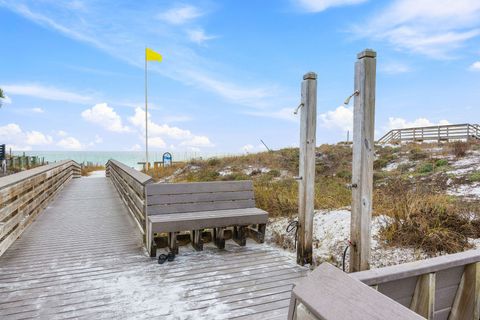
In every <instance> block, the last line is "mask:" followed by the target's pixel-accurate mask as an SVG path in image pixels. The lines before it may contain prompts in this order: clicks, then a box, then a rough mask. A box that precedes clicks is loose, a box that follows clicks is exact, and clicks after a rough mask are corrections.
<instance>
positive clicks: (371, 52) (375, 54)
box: [357, 49, 377, 59]
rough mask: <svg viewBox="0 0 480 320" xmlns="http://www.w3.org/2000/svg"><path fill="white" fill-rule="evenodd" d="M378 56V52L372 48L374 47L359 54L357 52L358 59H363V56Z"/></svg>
mask: <svg viewBox="0 0 480 320" xmlns="http://www.w3.org/2000/svg"><path fill="white" fill-rule="evenodd" d="M376 56H377V53H376V52H375V51H374V50H372V49H365V50H363V51H362V52H360V53H359V54H357V59H363V58H375V57H376Z"/></svg>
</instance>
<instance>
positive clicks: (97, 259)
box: [0, 177, 307, 319]
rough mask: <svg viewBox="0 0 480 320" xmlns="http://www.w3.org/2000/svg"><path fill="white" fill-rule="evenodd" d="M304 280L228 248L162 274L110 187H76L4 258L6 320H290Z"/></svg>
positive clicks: (255, 252)
mask: <svg viewBox="0 0 480 320" xmlns="http://www.w3.org/2000/svg"><path fill="white" fill-rule="evenodd" d="M306 272H307V271H306V270H305V269H304V268H301V267H299V266H297V265H296V264H295V262H294V261H293V260H292V259H291V258H289V257H285V256H284V255H282V254H281V253H280V252H279V251H277V250H275V249H272V248H269V247H268V246H265V245H257V244H254V243H250V242H249V243H248V244H247V246H246V247H239V246H237V245H236V244H234V243H233V242H230V241H228V242H227V245H226V250H224V251H219V250H217V249H215V248H214V247H210V246H208V245H206V247H205V251H202V252H194V251H192V250H191V249H190V246H188V247H181V248H180V255H179V256H178V257H177V259H176V260H175V261H174V262H166V263H165V264H163V265H159V264H157V262H156V260H152V259H151V258H149V257H148V255H147V254H146V252H145V251H144V249H143V246H142V235H141V234H140V233H139V231H138V228H137V227H136V226H135V222H134V221H133V219H132V218H131V216H130V215H129V213H128V211H127V210H126V208H125V206H124V204H123V202H122V201H121V200H120V198H119V196H118V193H117V192H116V190H115V188H114V187H113V185H112V184H111V182H110V180H108V179H106V178H104V177H98V178H80V179H75V180H73V181H72V182H70V183H69V184H68V185H67V186H66V187H65V188H64V190H62V191H61V192H60V194H59V195H58V197H57V199H55V200H54V201H53V202H52V203H51V204H50V205H49V207H48V208H47V209H46V210H45V211H44V212H43V213H41V214H40V215H39V216H38V218H37V220H36V221H35V222H34V223H32V225H30V227H29V229H27V230H26V231H25V233H23V235H22V236H21V237H20V238H19V239H18V240H17V241H16V242H15V243H14V244H13V245H12V246H11V247H10V248H9V249H8V250H7V251H6V252H5V254H4V255H3V256H2V257H1V258H0V319H31V318H36V319H38V318H40V319H72V318H75V319H142V318H155V319H260V318H261V319H286V317H287V312H288V305H289V298H290V294H291V290H292V285H293V283H295V282H296V281H297V280H298V279H299V278H301V277H303V276H305V275H306Z"/></svg>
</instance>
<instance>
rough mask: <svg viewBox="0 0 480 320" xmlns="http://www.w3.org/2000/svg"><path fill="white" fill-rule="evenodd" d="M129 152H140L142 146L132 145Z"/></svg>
mask: <svg viewBox="0 0 480 320" xmlns="http://www.w3.org/2000/svg"><path fill="white" fill-rule="evenodd" d="M129 151H142V146H141V145H139V144H134V145H133V146H132V147H131V148H130V150H129Z"/></svg>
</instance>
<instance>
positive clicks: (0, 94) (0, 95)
mask: <svg viewBox="0 0 480 320" xmlns="http://www.w3.org/2000/svg"><path fill="white" fill-rule="evenodd" d="M0 99H5V95H4V94H3V90H2V88H0ZM1 106H2V100H0V107H1Z"/></svg>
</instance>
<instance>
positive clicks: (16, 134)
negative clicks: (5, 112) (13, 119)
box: [0, 123, 53, 151]
mask: <svg viewBox="0 0 480 320" xmlns="http://www.w3.org/2000/svg"><path fill="white" fill-rule="evenodd" d="M0 141H2V142H4V143H5V144H7V145H8V146H9V148H12V150H14V151H15V150H17V151H19V150H31V149H32V146H45V145H49V144H52V143H53V139H52V137H51V136H49V135H46V134H43V133H42V132H39V131H35V130H33V131H23V130H22V128H21V127H20V126H19V125H18V124H16V123H9V124H7V125H4V126H0Z"/></svg>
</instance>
